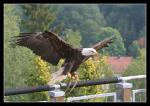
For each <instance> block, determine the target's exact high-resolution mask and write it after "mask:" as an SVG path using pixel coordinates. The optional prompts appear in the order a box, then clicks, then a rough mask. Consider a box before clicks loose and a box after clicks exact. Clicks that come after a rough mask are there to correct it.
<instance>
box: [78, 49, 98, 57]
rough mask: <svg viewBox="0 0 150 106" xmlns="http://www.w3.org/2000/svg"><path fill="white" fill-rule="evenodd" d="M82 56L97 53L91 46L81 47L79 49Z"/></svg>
mask: <svg viewBox="0 0 150 106" xmlns="http://www.w3.org/2000/svg"><path fill="white" fill-rule="evenodd" d="M81 53H82V55H83V56H94V55H97V54H98V53H97V51H96V50H95V49H93V48H83V49H82V51H81Z"/></svg>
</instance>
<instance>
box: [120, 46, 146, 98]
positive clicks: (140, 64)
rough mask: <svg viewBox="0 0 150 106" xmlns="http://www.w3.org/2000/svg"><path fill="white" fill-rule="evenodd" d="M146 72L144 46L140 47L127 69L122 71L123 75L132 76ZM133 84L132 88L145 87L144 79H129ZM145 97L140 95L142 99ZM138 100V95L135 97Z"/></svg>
mask: <svg viewBox="0 0 150 106" xmlns="http://www.w3.org/2000/svg"><path fill="white" fill-rule="evenodd" d="M145 74H146V50H145V48H142V49H140V54H139V56H138V57H137V58H136V59H134V61H133V63H132V64H131V65H129V67H128V69H127V70H126V71H125V72H124V73H123V76H132V75H145ZM129 82H131V83H132V84H133V89H145V88H146V80H144V79H140V80H138V79H136V80H131V81H129ZM144 98H145V97H144V96H142V100H145V99H144ZM136 99H138V100H139V96H137V97H136Z"/></svg>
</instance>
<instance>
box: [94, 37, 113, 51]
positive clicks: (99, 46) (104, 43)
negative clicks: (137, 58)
mask: <svg viewBox="0 0 150 106" xmlns="http://www.w3.org/2000/svg"><path fill="white" fill-rule="evenodd" d="M113 39H115V37H110V38H106V39H104V40H102V41H101V42H98V43H96V44H95V45H93V46H92V48H94V49H95V50H100V49H102V48H104V47H108V44H109V43H112V40H113Z"/></svg>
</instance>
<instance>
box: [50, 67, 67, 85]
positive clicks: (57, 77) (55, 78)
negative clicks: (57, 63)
mask: <svg viewBox="0 0 150 106" xmlns="http://www.w3.org/2000/svg"><path fill="white" fill-rule="evenodd" d="M63 69H64V67H62V68H60V69H59V70H58V71H56V72H54V73H53V74H52V79H51V80H50V81H49V82H48V85H53V84H55V83H57V82H61V81H62V80H64V79H66V77H67V75H63V74H62V72H63V71H64V70H63Z"/></svg>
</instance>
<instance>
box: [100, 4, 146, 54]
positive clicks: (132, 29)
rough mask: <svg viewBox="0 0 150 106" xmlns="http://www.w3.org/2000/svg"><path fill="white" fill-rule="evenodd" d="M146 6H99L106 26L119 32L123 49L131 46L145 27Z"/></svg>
mask: <svg viewBox="0 0 150 106" xmlns="http://www.w3.org/2000/svg"><path fill="white" fill-rule="evenodd" d="M145 7H146V6H145V5H143V4H138V5H129V4H117V5H106V4H102V5H99V8H100V10H101V13H102V14H103V15H104V17H105V20H106V24H107V26H111V27H113V28H116V29H118V30H119V32H120V34H121V36H122V38H123V41H124V43H125V47H126V48H127V52H128V47H129V46H130V45H131V43H132V42H133V41H134V40H137V39H138V38H139V36H140V33H139V31H140V30H141V29H142V28H143V27H144V26H145V24H146V23H145V19H146V18H145V17H146V12H145V11H146V8H145Z"/></svg>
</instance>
